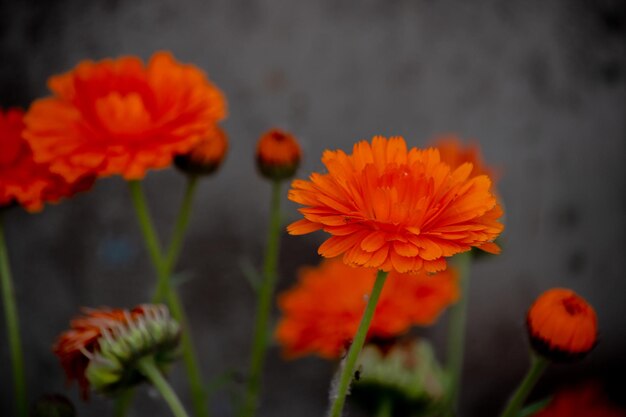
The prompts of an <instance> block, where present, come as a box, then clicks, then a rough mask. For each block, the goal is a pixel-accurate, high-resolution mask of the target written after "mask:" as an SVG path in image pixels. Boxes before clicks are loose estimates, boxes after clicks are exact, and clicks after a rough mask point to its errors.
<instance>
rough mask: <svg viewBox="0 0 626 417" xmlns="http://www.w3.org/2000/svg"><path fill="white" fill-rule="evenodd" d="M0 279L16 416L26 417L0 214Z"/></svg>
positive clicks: (14, 307) (15, 316)
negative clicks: (0, 281)
mask: <svg viewBox="0 0 626 417" xmlns="http://www.w3.org/2000/svg"><path fill="white" fill-rule="evenodd" d="M0 279H1V280H2V302H3V304H4V315H5V319H6V324H7V337H8V339H9V345H10V349H11V363H12V366H13V387H14V393H13V394H14V395H15V407H16V411H17V416H19V417H26V413H27V404H26V379H25V377H24V357H23V354H22V343H21V341H20V325H19V318H18V313H17V303H16V301H15V291H14V290H13V279H12V278H11V268H10V266H9V255H8V253H7V246H6V242H5V240H4V230H3V225H2V217H1V216H0Z"/></svg>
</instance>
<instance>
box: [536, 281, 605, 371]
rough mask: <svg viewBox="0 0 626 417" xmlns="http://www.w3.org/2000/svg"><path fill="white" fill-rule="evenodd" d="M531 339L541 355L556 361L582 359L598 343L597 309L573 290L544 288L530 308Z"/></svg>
mask: <svg viewBox="0 0 626 417" xmlns="http://www.w3.org/2000/svg"><path fill="white" fill-rule="evenodd" d="M526 325H527V328H528V335H529V338H530V343H531V345H532V347H533V349H534V350H535V352H537V353H538V354H539V355H541V356H543V357H545V358H546V359H549V360H551V361H554V362H570V361H575V360H578V359H582V358H583V357H584V356H585V355H587V354H588V353H589V352H590V351H591V350H592V349H593V348H594V347H595V345H596V342H597V337H598V324H597V318H596V312H595V311H594V309H593V307H591V305H589V304H588V303H587V302H586V301H585V300H584V299H583V298H582V297H580V296H579V295H578V294H576V293H575V292H574V291H572V290H568V289H564V288H554V289H551V290H548V291H546V292H544V293H543V294H542V295H540V296H539V298H538V299H537V300H536V301H535V303H534V304H533V305H532V306H531V307H530V309H529V310H528V315H527V317H526Z"/></svg>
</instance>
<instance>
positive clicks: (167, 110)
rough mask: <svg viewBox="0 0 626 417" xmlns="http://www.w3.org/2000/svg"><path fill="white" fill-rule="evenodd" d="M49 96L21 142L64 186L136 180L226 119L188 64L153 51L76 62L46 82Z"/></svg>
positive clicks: (211, 90)
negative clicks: (89, 178) (88, 177)
mask: <svg viewBox="0 0 626 417" xmlns="http://www.w3.org/2000/svg"><path fill="white" fill-rule="evenodd" d="M48 86H49V88H50V90H52V93H53V95H52V96H51V97H48V98H44V99H40V100H37V101H35V102H34V103H33V105H32V106H31V109H30V110H29V112H28V114H27V116H26V118H25V121H26V126H27V129H26V132H25V133H24V136H25V137H26V139H27V140H28V141H29V143H30V145H31V147H32V149H33V153H34V155H35V159H36V160H37V161H39V162H46V163H50V167H51V170H52V171H54V172H57V173H59V174H60V175H62V176H63V177H65V178H66V179H67V180H69V181H74V180H75V179H76V178H78V177H80V176H82V175H85V174H95V175H97V176H100V177H104V176H109V175H114V174H120V175H122V176H124V178H126V179H129V180H131V179H140V178H142V177H143V176H144V175H145V173H146V170H148V169H150V168H163V167H166V166H168V165H169V164H170V163H171V161H172V158H173V157H174V155H176V154H181V153H185V152H187V151H188V150H189V149H191V147H192V146H194V145H195V144H196V143H197V142H199V141H200V140H201V139H202V137H204V136H205V135H206V134H207V132H208V131H210V130H211V129H212V128H213V127H214V125H215V123H216V122H218V121H219V120H221V119H223V118H224V117H225V116H226V102H225V100H224V97H223V95H222V93H221V92H220V91H219V90H218V89H217V88H216V87H215V86H214V85H213V84H212V83H211V82H210V81H209V80H208V79H207V78H206V76H205V74H204V73H203V72H202V71H201V70H199V69H198V68H196V67H194V66H192V65H183V64H181V63H179V62H177V61H176V60H175V59H174V58H173V57H172V55H171V54H169V53H166V52H157V53H156V54H154V55H153V56H152V58H151V59H150V61H149V62H148V64H147V65H144V64H143V63H142V62H141V60H140V59H139V58H136V57H123V58H119V59H106V60H103V61H100V62H93V61H83V62H81V63H80V64H78V66H76V68H74V69H73V70H72V71H70V72H68V73H66V74H62V75H58V76H54V77H51V78H50V80H49V81H48Z"/></svg>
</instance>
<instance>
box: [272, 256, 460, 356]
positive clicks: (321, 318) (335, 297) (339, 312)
mask: <svg viewBox="0 0 626 417" xmlns="http://www.w3.org/2000/svg"><path fill="white" fill-rule="evenodd" d="M375 275H376V274H375V273H374V271H373V270H372V269H369V268H351V267H349V266H347V265H346V264H344V263H343V262H342V261H341V260H340V259H339V258H336V259H328V260H324V261H323V262H322V263H321V264H320V265H319V266H318V267H308V268H303V269H302V270H301V271H300V274H299V283H298V284H297V285H296V286H295V287H294V288H292V289H290V290H288V291H286V292H284V293H283V294H281V295H280V296H279V298H278V305H279V307H280V309H281V310H282V312H283V318H282V319H281V320H280V322H279V324H278V327H277V329H276V338H277V339H278V341H279V342H280V344H281V345H282V346H283V351H284V353H285V355H286V356H288V357H297V356H302V355H306V354H310V353H315V354H318V355H320V356H322V357H325V358H337V357H339V356H340V355H341V353H342V351H343V349H344V348H345V347H346V345H347V344H348V343H349V342H350V341H351V340H352V338H353V337H354V334H355V333H356V330H357V328H358V326H359V322H360V320H361V316H362V315H363V311H364V310H365V306H366V304H367V296H368V294H369V292H370V291H371V288H372V285H373V283H374V279H375ZM458 296H459V288H458V282H457V274H456V271H454V270H452V269H449V270H448V271H444V272H440V273H439V274H437V275H436V276H435V277H433V276H430V275H428V274H426V273H424V272H421V273H418V274H416V275H406V274H400V273H397V272H395V271H392V272H391V273H390V274H389V277H388V279H387V282H386V284H385V287H384V289H383V292H382V294H381V297H380V299H379V301H378V305H377V307H376V313H375V314H374V318H373V320H372V324H371V326H370V329H369V332H368V338H370V339H371V338H383V339H385V338H391V337H394V336H397V335H400V334H402V333H405V332H406V331H408V330H409V328H410V327H411V326H414V325H421V326H424V325H430V324H432V323H433V322H434V321H435V320H436V318H437V317H438V316H439V314H440V313H441V312H442V311H443V310H444V309H445V308H446V307H448V306H449V305H450V304H452V303H453V302H455V301H456V300H457V299H458Z"/></svg>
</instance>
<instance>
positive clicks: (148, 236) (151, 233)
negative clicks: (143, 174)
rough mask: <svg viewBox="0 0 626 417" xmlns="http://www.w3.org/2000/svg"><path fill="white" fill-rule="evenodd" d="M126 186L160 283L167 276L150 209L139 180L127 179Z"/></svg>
mask: <svg viewBox="0 0 626 417" xmlns="http://www.w3.org/2000/svg"><path fill="white" fill-rule="evenodd" d="M128 186H129V188H130V196H131V198H132V200H133V205H134V207H135V213H136V214H137V220H138V221H139V227H141V232H142V233H143V238H144V241H145V243H146V249H148V254H149V255H150V260H151V261H152V265H154V268H155V269H156V272H157V276H158V278H159V285H160V283H161V281H162V280H163V279H165V280H167V279H168V277H167V274H166V273H165V270H164V268H163V266H164V262H163V259H162V256H161V244H160V243H159V237H158V236H157V233H156V230H155V229H154V226H153V224H154V223H153V222H152V217H151V216H150V210H148V205H147V204H146V196H145V195H144V193H143V189H142V187H141V182H140V181H136V180H135V181H129V182H128ZM163 277H165V278H163Z"/></svg>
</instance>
